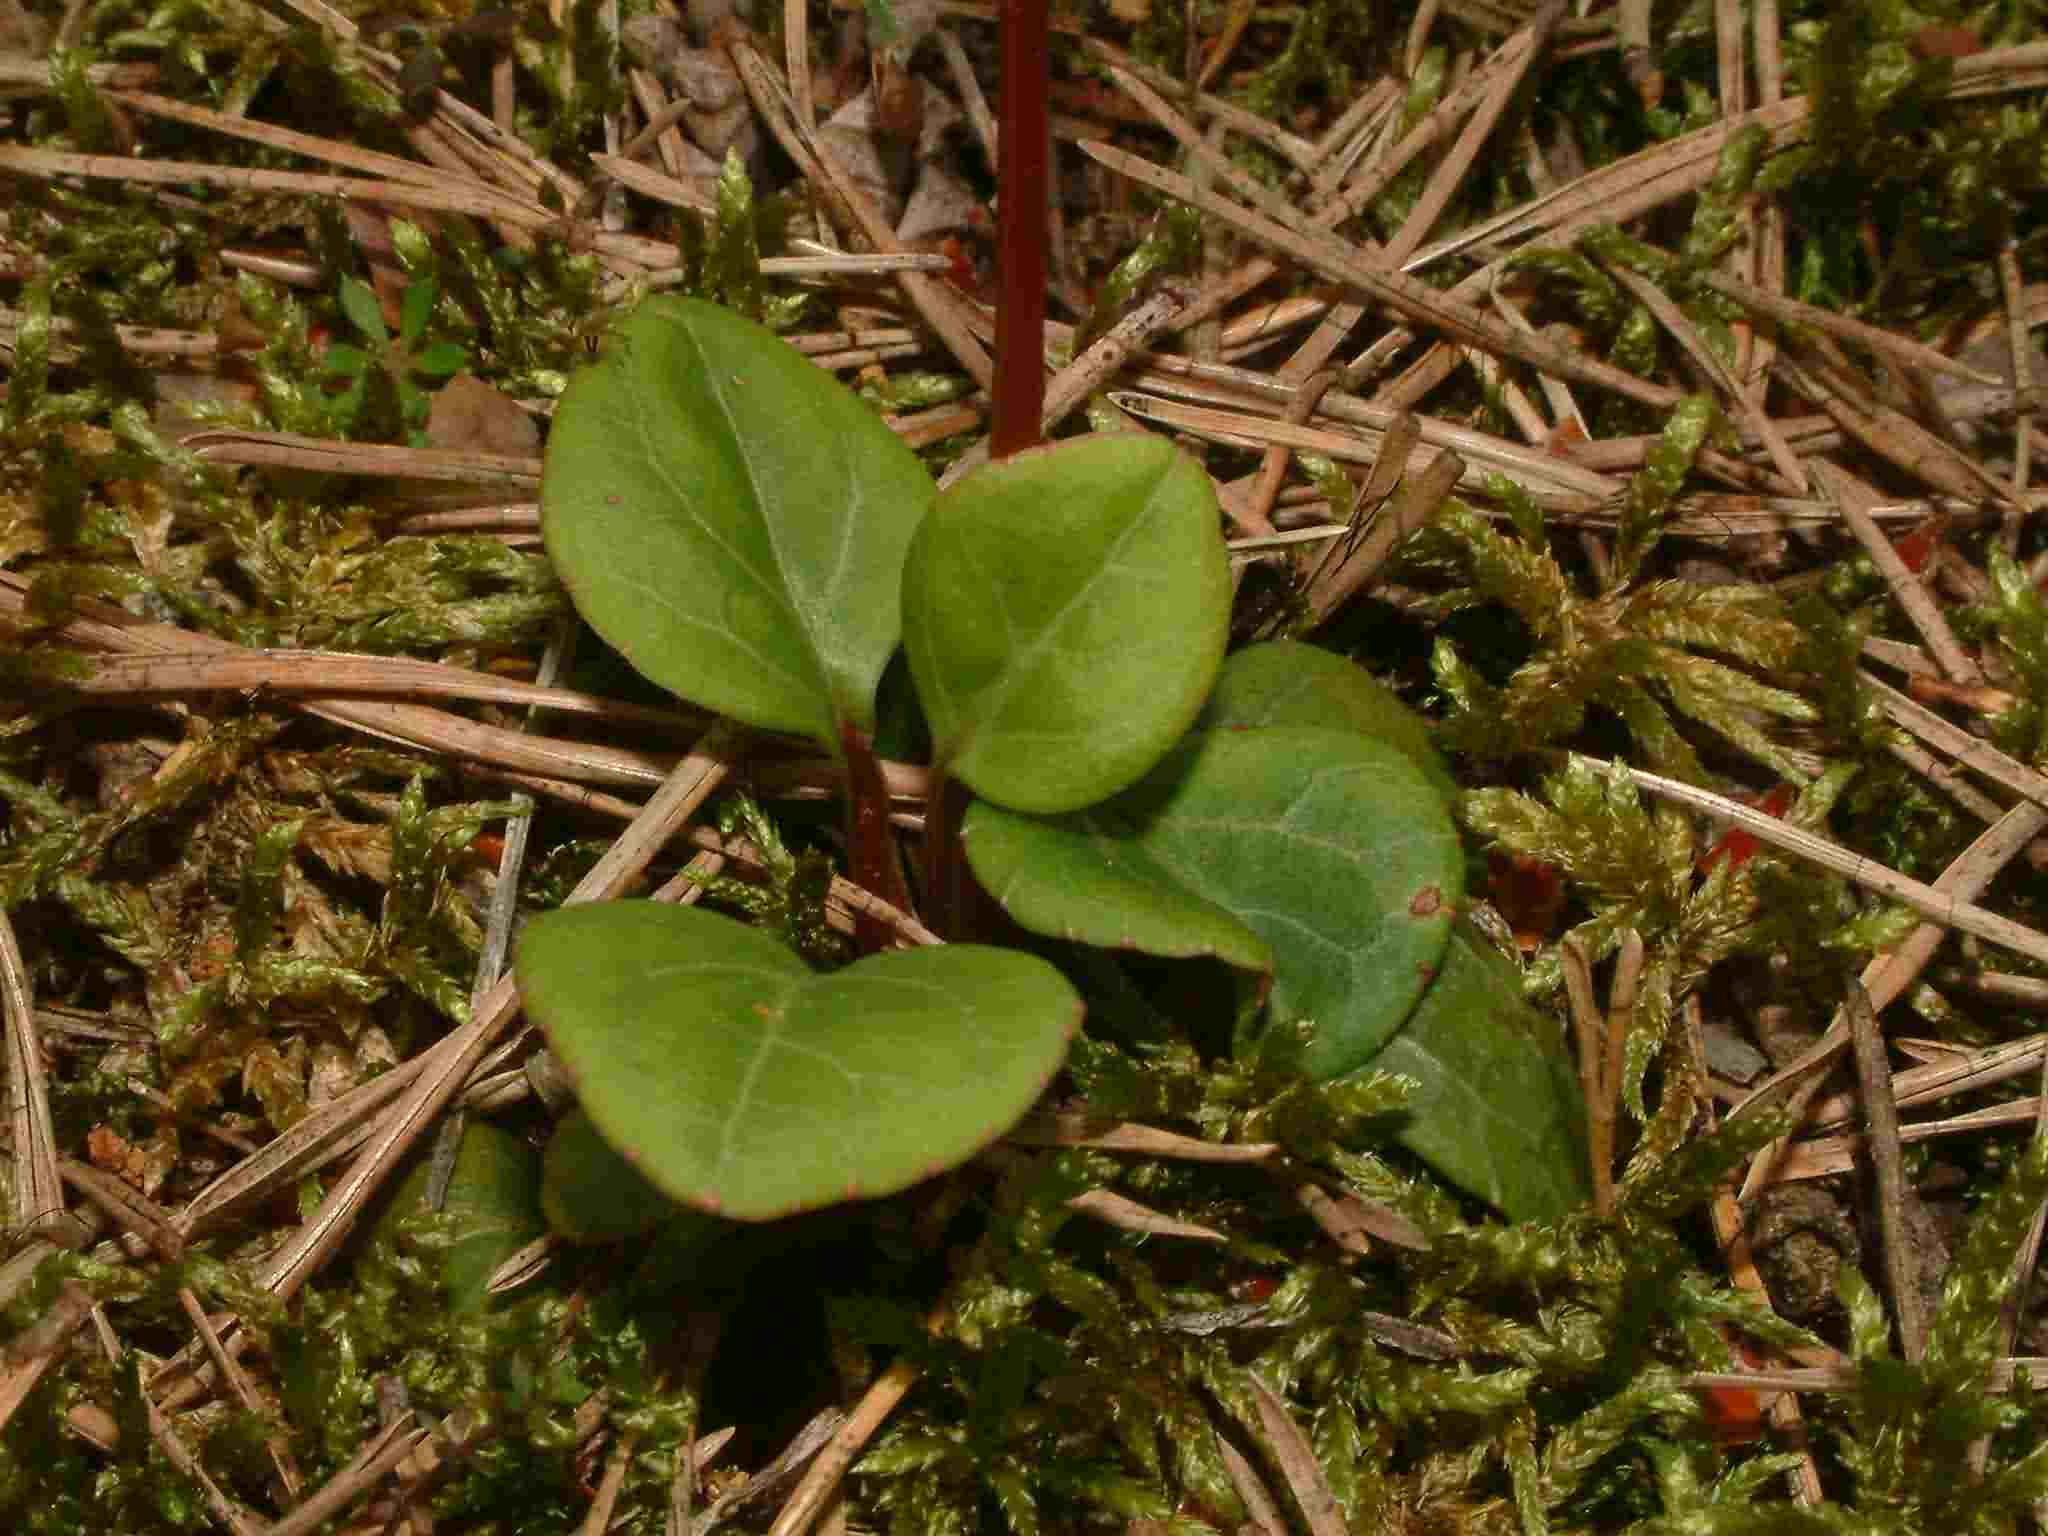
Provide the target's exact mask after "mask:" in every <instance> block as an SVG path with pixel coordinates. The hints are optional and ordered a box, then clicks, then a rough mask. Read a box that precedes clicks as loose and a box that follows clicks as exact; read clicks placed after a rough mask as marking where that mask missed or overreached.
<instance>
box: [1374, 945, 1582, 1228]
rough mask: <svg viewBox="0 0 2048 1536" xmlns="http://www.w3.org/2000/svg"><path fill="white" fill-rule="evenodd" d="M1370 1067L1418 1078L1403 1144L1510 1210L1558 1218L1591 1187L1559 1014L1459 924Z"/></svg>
mask: <svg viewBox="0 0 2048 1536" xmlns="http://www.w3.org/2000/svg"><path fill="white" fill-rule="evenodd" d="M1372 1070H1373V1071H1375V1072H1392V1073H1395V1074H1397V1075H1399V1076H1402V1077H1406V1078H1409V1079H1412V1080H1413V1081H1414V1083H1415V1085H1416V1089H1415V1093H1414V1096H1413V1097H1412V1098H1411V1099H1410V1100H1409V1102H1408V1107H1409V1111H1410V1113H1411V1114H1412V1116H1413V1118H1412V1119H1410V1120H1409V1122H1408V1123H1407V1125H1406V1126H1405V1127H1404V1128H1403V1129H1402V1130H1401V1132H1400V1141H1401V1144H1402V1145H1403V1146H1405V1147H1407V1148H1408V1150H1409V1151H1411V1152H1413V1153H1414V1154H1415V1155H1416V1156H1417V1157H1419V1158H1421V1159H1422V1160H1423V1161H1424V1162H1425V1163H1428V1164H1429V1166H1430V1167H1432V1168H1434V1169H1435V1170H1436V1171H1437V1172H1438V1173H1440V1174H1442V1175H1443V1176H1444V1177H1445V1178H1446V1179H1448V1180H1450V1181H1451V1182H1452V1183H1453V1184H1455V1185H1457V1186H1458V1187H1459V1188H1460V1189H1463V1190H1466V1191H1468V1192H1469V1193H1471V1194H1474V1195H1477V1196H1478V1197H1479V1198H1480V1199H1482V1200H1485V1201H1487V1202H1488V1203H1489V1204H1491V1205H1494V1206H1496V1207H1498V1208H1499V1209H1500V1210H1501V1211H1503V1212H1505V1213H1506V1214H1507V1215H1508V1216H1509V1217H1510V1218H1511V1219H1513V1220H1516V1221H1557V1220H1560V1219H1562V1218H1563V1217H1565V1216H1567V1215H1569V1214H1570V1213H1571V1212H1572V1211H1574V1210H1576V1209H1577V1208H1578V1207H1579V1206H1581V1205H1583V1204H1585V1202H1586V1200H1587V1199H1588V1198H1589V1184H1588V1175H1587V1163H1586V1131H1585V1106H1584V1104H1583V1102H1582V1100H1581V1098H1580V1093H1579V1084H1578V1077H1577V1074H1576V1073H1575V1072H1574V1071H1573V1068H1572V1063H1571V1059H1570V1057H1569V1056H1568V1055H1567V1054H1566V1052H1565V1048H1564V1038H1563V1032H1562V1031H1561V1030H1560V1029H1559V1028H1558V1027H1557V1025H1556V1023H1555V1022H1554V1021H1553V1020H1551V1019H1550V1018H1549V1017H1547V1016H1546V1015H1544V1014H1541V1013H1538V1012H1537V1011H1536V1010H1535V1009H1533V1008H1531V1007H1530V1006H1529V1005H1528V1004H1527V1003H1526V1002H1524V1001H1523V1000H1522V991H1521V978H1520V977H1519V976H1518V975H1517V974H1516V972H1515V968H1514V966H1513V965H1512V964H1511V963H1509V962H1508V961H1507V959H1505V958H1504V957H1503V956H1501V955H1498V954H1496V953H1494V952H1493V951H1492V950H1491V949H1489V948H1487V947H1486V945H1485V943H1484V942H1483V941H1482V940H1480V939H1478V938H1476V937H1474V936H1473V935H1472V933H1471V932H1469V931H1468V930H1467V929H1466V928H1464V927H1463V926H1462V925H1460V926H1459V927H1457V928H1456V930H1455V931H1454V932H1453V933H1452V935H1451V941H1450V944H1449V946H1448V947H1447V948H1446V949H1445V951H1444V962H1443V973H1442V974H1441V975H1440V976H1438V977H1437V979H1436V984H1435V985H1434V986H1432V987H1431V988H1430V989H1429V990H1428V992H1426V993H1425V994H1423V998H1422V1001H1421V1003H1420V1004H1418V1005H1417V1007H1416V1009H1415V1012H1414V1013H1413V1014H1412V1015H1411V1016H1410V1017H1409V1019H1408V1022H1407V1024H1406V1025H1404V1026H1403V1028H1402V1030H1401V1032H1400V1033H1399V1034H1398V1035H1396V1036H1394V1038H1393V1040H1392V1041H1390V1042H1389V1043H1388V1045H1387V1048H1386V1049H1385V1050H1383V1051H1381V1052H1380V1053H1379V1055H1378V1056H1376V1057H1374V1058H1373V1061H1372Z"/></svg>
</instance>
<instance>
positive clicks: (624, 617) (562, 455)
mask: <svg viewBox="0 0 2048 1536" xmlns="http://www.w3.org/2000/svg"><path fill="white" fill-rule="evenodd" d="M932 496H933V488H932V483H931V479H930V477H929V476H928V475H926V473H925V471H924V466H923V465H921V464H920V463H919V462H918V460H917V456H916V455H915V454H913V453H912V452H911V451H910V450H909V449H908V448H906V447H904V446H903V444H902V443H901V442H900V441H899V440H898V438H897V437H896V434H895V433H893V432H891V431H890V430H889V429H888V427H887V426H885V425H884V424H883V422H882V420H881V418H880V417H878V416H877V415H876V414H875V413H874V412H873V411H872V410H870V409H869V408H868V407H867V406H866V405H865V404H864V403H863V402H862V401H861V400H860V399H859V398H858V397H857V396H855V395H854V394H852V393H851V392H850V391H848V390H847V389H846V388H845V387H844V386H842V385H841V384H839V383H838V382H837V381H836V380H834V379H833V378H832V377H831V376H830V375H828V374H826V373H824V372H823V371H822V370H820V369H819V368H817V367H816V366H814V365H813V364H811V363H810V362H808V361H806V360H805V359H804V358H803V357H802V356H801V355H800V354H798V353H797V352H796V351H795V350H794V349H793V348H791V347H790V346H789V345H788V344H787V343H785V342H783V341H781V340H779V339H777V338H776V337H775V335H774V334H773V333H771V332H769V331H767V330H764V329H762V328H761V327H760V326H758V325H755V324H754V323H753V322H752V321H749V320H744V319H741V318H740V317H739V316H738V315H734V314H732V313H730V312H728V311H726V310H722V309H719V308H718V307H716V306H715V305H711V304H706V303H703V302H701V301H699V300H694V299H674V298H654V299H649V300H648V301H646V302H645V303H643V304H642V305H641V306H640V307H639V308H638V309H636V310H635V311H634V312H633V314H632V316H631V317H630V318H629V319H627V320H626V321H625V323H624V324H623V325H622V326H620V328H619V329H618V330H617V331H615V332H614V333H613V335H612V337H611V341H610V345H609V350H608V351H607V352H606V354H605V357H604V360H603V361H602V362H600V363H598V364H597V365H596V366H595V367H593V368H588V369H585V370H584V371H583V372H582V373H580V374H578V375H577V376H576V377H575V379H573V380H572V381H571V382H570V385H569V388H568V390H567V392H566V393H565V394H564V395H563V397H562V403H561V406H560V408H559V409H558V410H557V411H556V413H555V421H554V426H553V427H552V429H551V430H550V432H549V434H548V447H547V462H546V466H545V469H544V472H543V474H542V478H541V531H542V534H543V536H544V538H545V540H546V543H547V551H548V558H549V559H550V560H552V561H553V562H554V566H555V569H556V570H557V571H559V572H560V573H561V577H562V581H563V583H564V585H566V586H567V587H568V589H569V595H570V597H571V598H572V599H574V601H575V604H576V609H577V611H578V612H579V613H581V614H582V615H583V617H584V619H585V620H587V621H588V622H589V624H590V627H591V628H592V629H594V630H596V631H597V632H598V634H599V635H601V636H603V637H604V639H605V641H606V642H607V643H608V644H610V645H611V646H612V647H613V648H614V649H615V650H617V651H618V652H619V653H620V654H621V655H623V656H624V657H625V658H626V659H627V660H628V661H630V662H631V663H632V664H633V665H634V666H635V667H636V668H638V669H639V670H640V671H641V672H642V673H644V674H645V675H646V676H647V677H648V678H650V679H652V680H653V681H654V682H656V683H659V684H660V685H661V686H662V687H664V688H666V689H668V690H669V691H670V692H671V693H674V694H676V695H677V696H679V697H681V698H684V699H687V700H689V701H690V702H691V703H693V704H698V705H701V706H703V707H704V708H706V709H710V710H714V711H716V712H717V713H719V714H722V715H729V716H731V717H733V718H734V719H736V720H740V721H743V722H745V723H746V724H748V725H753V726H758V727H760V728H762V729H764V730H777V731H792V732H796V733H799V734H802V735H805V736H809V737H811V738H813V739H814V740H817V741H821V742H824V743H826V744H827V745H828V746H830V747H832V748H833V749H834V750H836V749H837V742H838V733H837V729H836V722H837V721H839V720H841V719H850V720H852V721H853V722H854V723H855V724H857V725H859V726H860V727H861V728H862V729H863V730H870V729H872V727H873V723H874V694H875V683H876V681H877V680H878V679H879V678H880V677H881V675H882V668H883V667H884V666H885V665H886V664H887V663H888V660H889V655H890V653H891V652H892V651H893V650H894V649H895V648H896V643H897V638H898V636H899V634H900V632H901V605H900V602H899V590H900V582H901V579H902V571H903V558H904V552H905V551H906V550H907V549H908V548H909V545H910V539H911V535H912V534H913V533H915V532H916V530H917V526H918V524H919V523H920V522H921V521H922V520H923V518H924V515H925V512H926V510H927V509H928V508H929V507H930V505H931V500H932Z"/></svg>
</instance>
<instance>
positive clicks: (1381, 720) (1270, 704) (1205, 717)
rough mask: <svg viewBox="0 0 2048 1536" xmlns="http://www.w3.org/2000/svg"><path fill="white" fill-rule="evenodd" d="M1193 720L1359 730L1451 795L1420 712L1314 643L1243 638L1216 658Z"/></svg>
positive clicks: (1452, 787)
mask: <svg viewBox="0 0 2048 1536" xmlns="http://www.w3.org/2000/svg"><path fill="white" fill-rule="evenodd" d="M1196 724H1197V725H1198V726H1199V728H1201V729H1202V730H1217V729H1220V728H1222V727H1224V726H1261V725H1308V726H1316V727H1319V728H1321V729H1324V730H1332V731H1344V730H1357V731H1363V732H1364V733H1365V734H1366V735H1368V736H1370V737H1372V738H1373V740H1375V741H1383V742H1385V743H1386V744H1387V745H1388V746H1390V747H1394V748H1396V749H1398V750H1399V751H1400V752H1402V753H1403V754H1405V755H1406V756H1407V758H1408V760H1409V761H1410V762H1412V763H1414V764H1415V766H1416V767H1417V768H1420V769H1421V770H1422V774H1423V777H1425V778H1427V779H1428V780H1429V781H1430V782H1431V783H1432V784H1434V785H1436V787H1437V789H1438V791H1439V792H1440V793H1442V795H1443V797H1444V799H1445V800H1446V801H1447V802H1454V801H1455V800H1456V799H1457V797H1458V781H1457V780H1456V779H1454V778H1452V777H1451V771H1450V769H1448V768H1446V767H1445V766H1444V760H1443V758H1442V756H1441V755H1439V754H1438V752H1437V750H1436V745H1435V743H1433V742H1432V741H1431V740H1430V739H1429V726H1428V725H1427V724H1426V723H1425V722H1424V720H1423V718H1422V716H1420V715H1418V714H1417V713H1416V712H1415V711H1414V710H1412V709H1410V708H1409V707H1408V706H1407V705H1406V704H1404V703H1402V702H1401V699H1400V696H1399V695H1398V694H1396V693H1395V692H1394V690H1393V689H1391V688H1389V687H1387V686H1386V684H1384V683H1382V682H1381V681H1380V680H1379V679H1378V678H1376V677H1374V676H1373V675H1372V674H1371V673H1370V672H1368V671H1366V670H1365V668H1363V667H1361V666H1359V665H1358V664H1357V663H1355V662H1351V661H1347V660H1345V659H1344V658H1343V657H1342V656H1339V655H1337V654H1336V653H1335V652H1334V651H1326V650H1323V649H1322V648H1321V647H1320V646H1314V645H1304V644H1302V643H1301V642H1299V641H1296V640H1275V641H1271V642H1269V643H1267V644H1264V645H1248V646H1246V647H1245V648H1244V649H1243V650H1241V651H1239V652H1237V653H1236V654H1235V655H1233V656H1232V657H1231V658H1230V659H1229V660H1228V661H1226V662H1224V663H1223V670H1222V671H1221V672H1219V673H1217V674H1216V686H1215V687H1214V688H1213V689H1212V690H1210V693H1209V702H1208V703H1207V704H1206V705H1204V706H1203V707H1202V717H1201V719H1200V720H1199V721H1197V722H1196Z"/></svg>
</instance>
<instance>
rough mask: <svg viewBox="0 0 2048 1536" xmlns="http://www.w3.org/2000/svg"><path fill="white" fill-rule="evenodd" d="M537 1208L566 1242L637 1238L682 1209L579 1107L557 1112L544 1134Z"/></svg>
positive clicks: (612, 1241) (610, 1241)
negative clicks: (616, 1148) (552, 1125)
mask: <svg viewBox="0 0 2048 1536" xmlns="http://www.w3.org/2000/svg"><path fill="white" fill-rule="evenodd" d="M540 1208H541V1212H542V1214H543V1215H545V1216H546V1217H547V1219H548V1228H549V1230H550V1231H552V1232H553V1233H554V1234H555V1235H556V1236H557V1237H559V1238H561V1239H562V1240H563V1241H564V1242H569V1243H616V1242H621V1241H623V1240H624V1239H626V1238H629V1237H638V1236H640V1234H641V1233H643V1232H652V1231H653V1230H654V1229H655V1228H656V1227H658V1226H660V1225H661V1224H662V1222H664V1221H666V1220H668V1219H669V1218H670V1217H672V1216H674V1215H675V1214H676V1213H677V1212H678V1211H680V1210H682V1209H684V1207H681V1206H679V1205H677V1204H676V1203H675V1201H673V1200H671V1199H669V1197H668V1196H667V1195H665V1194H663V1193H662V1192H661V1191H660V1190H658V1189H656V1188H655V1187H654V1186H653V1185H652V1184H650V1183H648V1182H647V1177H646V1175H645V1174H643V1173H641V1172H640V1170H639V1169H638V1168H635V1167H634V1166H633V1165H632V1164H631V1163H630V1162H628V1161H627V1160H626V1159H625V1158H624V1157H623V1156H621V1155H620V1154H619V1153H618V1152H616V1151H614V1150H613V1148H612V1144H611V1143H610V1142H608V1141H606V1140H605V1139H604V1137H603V1136H601V1135H599V1134H598V1130H597V1127H596V1126H594V1125H592V1124H591V1123H590V1116H589V1115H587V1114H585V1113H584V1112H583V1111H582V1110H581V1109H572V1110H570V1111H569V1113H568V1114H566V1115H564V1116H562V1118H561V1120H560V1121H558V1122H557V1123H556V1125H555V1130H554V1134H553V1135H552V1136H550V1137H548V1150H547V1155H546V1157H545V1158H544V1159H543V1160H542V1163H541V1186H540ZM691 1214H692V1215H697V1214H699V1213H697V1212H694V1211H693V1212H691Z"/></svg>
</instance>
